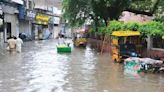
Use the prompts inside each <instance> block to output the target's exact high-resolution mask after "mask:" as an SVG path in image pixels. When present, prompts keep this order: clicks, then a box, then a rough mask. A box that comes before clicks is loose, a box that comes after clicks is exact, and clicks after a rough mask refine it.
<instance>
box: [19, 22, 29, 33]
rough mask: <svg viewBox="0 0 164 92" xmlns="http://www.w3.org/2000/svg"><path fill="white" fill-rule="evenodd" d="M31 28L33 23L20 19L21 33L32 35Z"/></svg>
mask: <svg viewBox="0 0 164 92" xmlns="http://www.w3.org/2000/svg"><path fill="white" fill-rule="evenodd" d="M31 28H32V27H31V23H29V21H25V20H22V21H19V33H26V34H28V35H31Z"/></svg>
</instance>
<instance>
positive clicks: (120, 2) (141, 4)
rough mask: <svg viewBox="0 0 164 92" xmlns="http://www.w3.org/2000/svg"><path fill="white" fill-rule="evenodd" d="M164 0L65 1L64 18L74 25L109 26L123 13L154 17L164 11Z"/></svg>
mask: <svg viewBox="0 0 164 92" xmlns="http://www.w3.org/2000/svg"><path fill="white" fill-rule="evenodd" d="M163 2H164V0H63V12H64V18H65V19H66V20H67V21H68V22H69V23H70V24H71V25H72V26H77V25H81V24H83V23H84V22H86V20H88V19H92V20H94V22H95V24H96V26H99V22H98V21H102V20H103V21H104V23H105V24H106V26H107V24H108V21H109V20H113V19H116V20H117V19H118V18H119V16H120V15H121V13H122V12H123V11H130V12H133V13H136V14H144V15H148V16H153V15H154V14H159V13H160V12H159V11H163V10H164V9H163V7H164V6H162V5H163V4H161V3H163Z"/></svg>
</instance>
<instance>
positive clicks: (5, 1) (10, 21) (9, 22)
mask: <svg viewBox="0 0 164 92" xmlns="http://www.w3.org/2000/svg"><path fill="white" fill-rule="evenodd" d="M0 2H1V4H0V7H1V9H2V14H3V28H4V29H3V32H1V36H2V35H3V36H2V37H3V40H4V41H6V40H7V38H8V37H11V36H18V35H19V21H18V18H19V17H22V16H21V15H22V14H20V13H19V10H18V8H19V7H21V6H23V1H22V0H1V1H0ZM18 16H19V17H18Z"/></svg>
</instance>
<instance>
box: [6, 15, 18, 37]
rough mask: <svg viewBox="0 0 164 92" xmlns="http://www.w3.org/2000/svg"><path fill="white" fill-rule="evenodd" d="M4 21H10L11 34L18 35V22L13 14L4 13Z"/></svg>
mask: <svg viewBox="0 0 164 92" xmlns="http://www.w3.org/2000/svg"><path fill="white" fill-rule="evenodd" d="M4 20H5V23H6V22H9V23H11V35H14V36H18V35H19V22H18V18H17V16H16V15H15V14H5V19H4Z"/></svg>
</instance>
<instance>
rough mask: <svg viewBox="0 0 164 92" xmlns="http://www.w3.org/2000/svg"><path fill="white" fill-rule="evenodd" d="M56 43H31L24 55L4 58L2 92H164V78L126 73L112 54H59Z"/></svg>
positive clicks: (87, 51)
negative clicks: (113, 58) (115, 61)
mask: <svg viewBox="0 0 164 92" xmlns="http://www.w3.org/2000/svg"><path fill="white" fill-rule="evenodd" d="M55 46H56V42H55V41H54V40H50V41H39V42H37V41H36V42H28V43H25V45H24V47H23V52H22V53H21V54H9V53H6V52H3V53H4V54H5V55H0V92H163V90H164V85H163V84H164V75H160V74H142V73H141V74H139V75H138V76H134V75H132V74H128V73H125V71H124V67H123V65H122V64H118V63H113V62H111V57H110V55H109V54H104V55H99V54H97V53H96V52H95V51H94V50H92V49H91V48H89V47H87V48H85V49H81V48H75V49H74V50H73V52H72V53H70V54H58V53H57V52H56V47H55Z"/></svg>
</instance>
